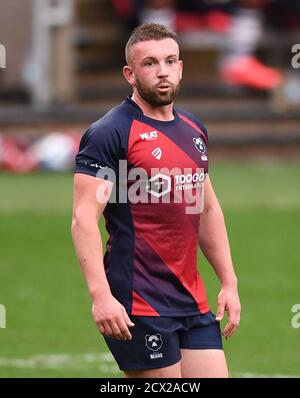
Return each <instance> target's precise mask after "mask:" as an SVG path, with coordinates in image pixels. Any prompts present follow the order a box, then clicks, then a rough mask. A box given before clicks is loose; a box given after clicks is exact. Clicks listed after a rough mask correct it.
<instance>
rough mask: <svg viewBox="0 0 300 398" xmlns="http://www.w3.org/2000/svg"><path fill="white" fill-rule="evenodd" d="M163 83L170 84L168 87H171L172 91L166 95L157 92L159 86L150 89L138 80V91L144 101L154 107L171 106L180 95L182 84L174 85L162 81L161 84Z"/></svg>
mask: <svg viewBox="0 0 300 398" xmlns="http://www.w3.org/2000/svg"><path fill="white" fill-rule="evenodd" d="M162 83H168V85H170V86H171V87H170V90H169V91H167V92H165V93H161V92H159V91H157V90H156V87H157V86H152V87H148V86H146V85H144V84H143V83H142V82H141V81H140V80H139V79H137V78H136V89H137V91H138V93H139V95H140V96H141V97H142V98H143V100H145V101H147V102H148V103H149V104H150V105H152V106H164V105H170V104H171V103H172V102H173V101H174V100H175V98H176V96H177V94H178V91H179V88H180V83H178V84H177V85H174V84H171V83H169V82H164V81H162V82H160V83H159V84H162ZM159 84H158V85H159Z"/></svg>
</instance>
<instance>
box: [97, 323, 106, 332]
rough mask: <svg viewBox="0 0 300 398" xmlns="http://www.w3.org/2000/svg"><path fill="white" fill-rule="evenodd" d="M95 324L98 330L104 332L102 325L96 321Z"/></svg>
mask: <svg viewBox="0 0 300 398" xmlns="http://www.w3.org/2000/svg"><path fill="white" fill-rule="evenodd" d="M97 326H98V329H99V332H100V333H102V334H104V331H105V329H104V326H103V325H102V324H101V323H97Z"/></svg>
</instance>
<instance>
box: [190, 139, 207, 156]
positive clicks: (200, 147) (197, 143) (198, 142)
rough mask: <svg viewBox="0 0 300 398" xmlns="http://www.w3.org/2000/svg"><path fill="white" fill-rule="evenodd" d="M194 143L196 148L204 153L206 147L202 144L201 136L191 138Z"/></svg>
mask: <svg viewBox="0 0 300 398" xmlns="http://www.w3.org/2000/svg"><path fill="white" fill-rule="evenodd" d="M193 141H194V144H195V147H196V149H197V150H198V151H199V152H201V153H204V152H205V151H206V147H205V144H204V141H203V140H202V138H200V137H197V138H193Z"/></svg>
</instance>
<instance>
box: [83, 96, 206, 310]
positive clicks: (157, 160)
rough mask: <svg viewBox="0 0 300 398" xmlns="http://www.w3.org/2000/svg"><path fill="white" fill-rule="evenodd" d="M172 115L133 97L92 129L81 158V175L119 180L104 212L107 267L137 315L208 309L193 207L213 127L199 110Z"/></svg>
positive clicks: (118, 295)
mask: <svg viewBox="0 0 300 398" xmlns="http://www.w3.org/2000/svg"><path fill="white" fill-rule="evenodd" d="M173 114H174V119H173V120H171V121H160V120H155V119H152V118H150V117H148V116H145V115H144V114H143V112H142V110H141V108H140V107H139V106H138V105H137V104H136V103H135V102H134V101H132V100H131V98H130V97H127V99H126V100H125V101H124V102H123V103H122V104H120V105H118V106H116V107H115V108H113V109H112V110H110V111H109V112H108V113H107V114H106V115H104V116H103V117H102V118H101V119H99V120H97V121H96V122H95V123H93V124H92V125H91V126H90V127H89V129H88V130H87V131H86V132H85V134H84V135H83V137H82V139H81V143H80V148H79V152H78V154H77V156H76V168H75V172H76V173H84V174H87V175H90V176H95V177H96V176H97V177H100V178H103V179H109V180H111V181H114V183H115V184H114V189H115V195H112V197H113V196H114V197H115V200H112V201H111V200H110V201H109V202H108V203H107V205H106V208H105V211H104V217H105V220H106V227H107V230H108V233H109V239H108V242H107V244H106V253H105V256H104V266H105V270H106V275H107V279H108V282H109V285H110V288H111V291H112V294H113V295H114V297H116V299H118V300H119V301H120V302H121V303H122V304H123V305H124V307H125V308H126V310H127V311H128V313H129V314H131V315H138V316H190V315H198V314H199V313H206V312H208V311H209V306H208V303H207V298H206V292H205V286H204V283H203V281H202V279H201V277H200V275H199V273H198V270H197V252H198V231H199V225H200V217H201V216H200V212H199V211H198V210H197V211H192V212H189V211H187V208H188V207H190V206H191V203H192V200H193V198H197V199H199V195H202V187H203V181H204V180H205V177H206V175H207V172H208V153H207V132H206V129H205V127H204V126H203V125H202V124H201V123H200V122H199V121H198V120H197V119H196V118H195V117H194V116H193V115H192V114H190V113H188V112H186V111H183V110H180V109H178V108H176V107H175V108H174V110H173ZM120 161H121V166H120ZM136 174H139V178H136V179H134V177H133V176H135V175H136ZM127 177H128V178H127ZM124 181H125V185H123V187H124V186H125V200H124V190H123V192H121V191H122V187H121V186H122V184H121V185H120V183H122V182H123V183H124ZM120 187H121V188H120ZM137 187H138V188H137ZM130 192H131V193H130ZM121 196H122V197H121ZM194 200H195V199H194Z"/></svg>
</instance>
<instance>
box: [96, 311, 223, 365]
mask: <svg viewBox="0 0 300 398" xmlns="http://www.w3.org/2000/svg"><path fill="white" fill-rule="evenodd" d="M130 318H131V320H132V322H134V323H135V326H134V327H132V328H130V332H131V334H132V340H130V341H121V340H115V339H112V338H110V337H106V336H105V337H104V338H105V341H106V344H107V345H108V348H109V349H110V351H111V353H112V354H113V356H114V358H115V360H116V361H117V363H118V365H119V368H120V369H121V370H125V371H126V370H145V369H157V368H164V367H166V366H170V365H173V364H175V363H177V362H178V361H180V359H181V353H180V349H181V348H186V349H219V350H222V349H223V346H222V338H221V331H220V324H219V322H217V321H216V319H215V315H214V314H213V313H212V312H208V313H206V314H201V315H194V316H187V317H151V316H131V317H130Z"/></svg>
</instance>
